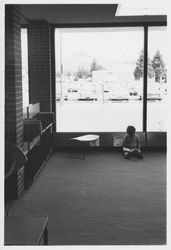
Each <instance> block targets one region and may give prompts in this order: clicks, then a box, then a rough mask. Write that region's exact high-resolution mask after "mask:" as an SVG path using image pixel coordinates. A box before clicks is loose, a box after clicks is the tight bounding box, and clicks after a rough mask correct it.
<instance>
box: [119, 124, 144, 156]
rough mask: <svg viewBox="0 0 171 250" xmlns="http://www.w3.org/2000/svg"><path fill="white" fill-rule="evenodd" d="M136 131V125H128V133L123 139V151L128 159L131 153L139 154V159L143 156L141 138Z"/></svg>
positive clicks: (133, 154)
mask: <svg viewBox="0 0 171 250" xmlns="http://www.w3.org/2000/svg"><path fill="white" fill-rule="evenodd" d="M135 132H136V129H135V127H134V126H128V127H127V134H126V135H125V136H124V139H123V152H124V156H125V158H126V159H128V158H129V157H130V156H131V155H132V156H137V158H139V159H142V158H143V156H142V154H141V148H140V139H139V136H138V135H137V134H136V133H135Z"/></svg>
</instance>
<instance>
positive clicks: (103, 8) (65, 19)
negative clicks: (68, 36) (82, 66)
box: [20, 4, 118, 24]
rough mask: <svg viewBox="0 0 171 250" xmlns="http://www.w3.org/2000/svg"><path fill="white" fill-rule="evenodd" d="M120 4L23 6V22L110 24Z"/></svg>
mask: <svg viewBox="0 0 171 250" xmlns="http://www.w3.org/2000/svg"><path fill="white" fill-rule="evenodd" d="M117 8H118V4H22V5H20V11H21V15H22V18H21V22H22V24H27V23H28V22H29V21H32V20H35V21H36V20H46V21H47V22H48V23H50V24H57V23H58V24H61V23H62V24H65V23H101V22H103V23H110V22H112V21H113V19H114V17H115V15H116V12H117Z"/></svg>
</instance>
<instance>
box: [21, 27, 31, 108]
mask: <svg viewBox="0 0 171 250" xmlns="http://www.w3.org/2000/svg"><path fill="white" fill-rule="evenodd" d="M21 59H22V92H23V108H25V107H27V106H28V105H29V83H28V42H27V29H21Z"/></svg>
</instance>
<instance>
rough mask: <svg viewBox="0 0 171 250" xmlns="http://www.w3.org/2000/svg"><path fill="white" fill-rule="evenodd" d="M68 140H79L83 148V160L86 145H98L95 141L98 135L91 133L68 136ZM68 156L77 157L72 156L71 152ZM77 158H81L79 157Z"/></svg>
mask: <svg viewBox="0 0 171 250" xmlns="http://www.w3.org/2000/svg"><path fill="white" fill-rule="evenodd" d="M70 140H71V141H72V142H80V143H81V146H82V148H83V160H85V153H86V152H85V151H86V150H85V149H86V145H88V146H90V144H92V145H93V146H98V145H97V141H98V140H99V135H91V134H88V135H82V136H78V137H74V138H70ZM70 157H72V158H78V157H73V154H72V152H71V153H70ZM78 159H82V158H80V157H79V158H78Z"/></svg>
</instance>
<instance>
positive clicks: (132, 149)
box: [123, 147, 141, 153]
mask: <svg viewBox="0 0 171 250" xmlns="http://www.w3.org/2000/svg"><path fill="white" fill-rule="evenodd" d="M123 151H127V152H131V153H133V152H141V151H140V149H138V148H126V147H123Z"/></svg>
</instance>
